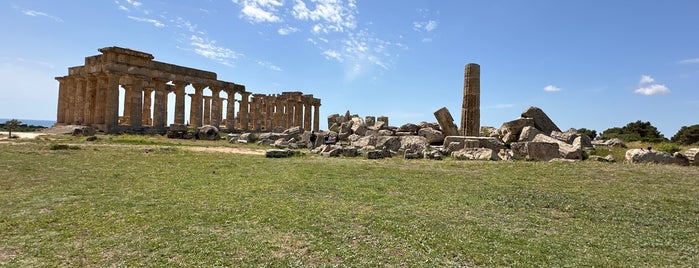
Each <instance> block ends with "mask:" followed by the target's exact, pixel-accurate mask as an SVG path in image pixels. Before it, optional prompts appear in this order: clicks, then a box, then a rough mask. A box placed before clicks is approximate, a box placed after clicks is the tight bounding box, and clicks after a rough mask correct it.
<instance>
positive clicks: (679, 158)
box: [672, 152, 690, 166]
mask: <svg viewBox="0 0 699 268" xmlns="http://www.w3.org/2000/svg"><path fill="white" fill-rule="evenodd" d="M672 157H674V158H675V164H677V165H680V166H689V164H690V162H689V158H687V156H686V155H684V154H682V153H680V152H674V153H673V154H672Z"/></svg>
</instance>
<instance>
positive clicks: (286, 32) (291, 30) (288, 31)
mask: <svg viewBox="0 0 699 268" xmlns="http://www.w3.org/2000/svg"><path fill="white" fill-rule="evenodd" d="M298 31H299V29H298V28H295V27H291V26H287V27H283V28H279V30H277V33H279V34H281V35H289V34H292V33H295V32H298Z"/></svg>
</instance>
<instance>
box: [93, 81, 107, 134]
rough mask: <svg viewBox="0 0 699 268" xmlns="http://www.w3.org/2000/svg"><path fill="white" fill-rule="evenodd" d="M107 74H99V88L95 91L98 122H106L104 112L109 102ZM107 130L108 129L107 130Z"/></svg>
mask: <svg viewBox="0 0 699 268" xmlns="http://www.w3.org/2000/svg"><path fill="white" fill-rule="evenodd" d="M107 80H108V78H107V76H106V75H105V74H99V75H98V76H97V90H96V92H95V114H94V120H95V123H96V124H104V114H105V111H106V103H107ZM105 131H106V130H105Z"/></svg>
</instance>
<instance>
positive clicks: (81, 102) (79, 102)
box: [73, 77, 86, 125]
mask: <svg viewBox="0 0 699 268" xmlns="http://www.w3.org/2000/svg"><path fill="white" fill-rule="evenodd" d="M75 83H76V84H75V103H73V104H74V105H75V106H73V123H75V124H78V125H80V124H82V123H83V121H84V120H85V114H84V110H85V83H86V81H85V78H84V77H76V78H75Z"/></svg>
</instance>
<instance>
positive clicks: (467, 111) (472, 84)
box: [461, 63, 481, 137]
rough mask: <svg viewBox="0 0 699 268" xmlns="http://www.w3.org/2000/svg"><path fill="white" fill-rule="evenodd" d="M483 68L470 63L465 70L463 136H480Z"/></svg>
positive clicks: (462, 113)
mask: <svg viewBox="0 0 699 268" xmlns="http://www.w3.org/2000/svg"><path fill="white" fill-rule="evenodd" d="M480 98H481V66H480V65H478V64H475V63H469V64H467V65H466V67H465V70H464V98H463V102H462V104H461V135H462V136H476V137H477V136H479V135H480V131H481V130H480V128H481V126H480V124H481V122H480V120H481V107H480V106H481V101H480Z"/></svg>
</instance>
